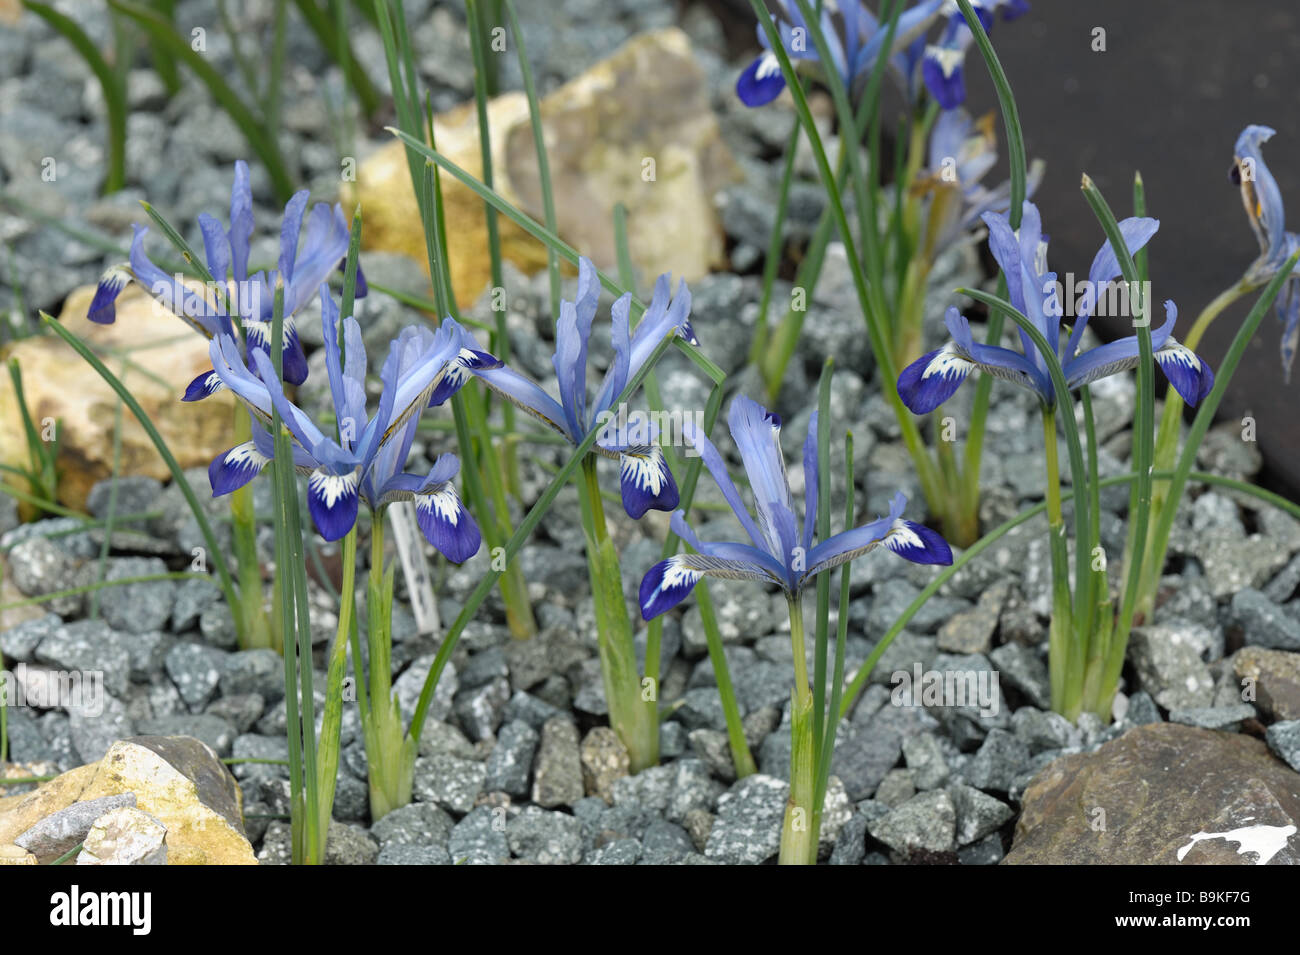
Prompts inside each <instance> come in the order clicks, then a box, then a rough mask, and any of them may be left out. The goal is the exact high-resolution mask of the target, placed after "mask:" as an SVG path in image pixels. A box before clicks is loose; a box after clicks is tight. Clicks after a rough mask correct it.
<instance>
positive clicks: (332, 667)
mask: <svg viewBox="0 0 1300 955" xmlns="http://www.w3.org/2000/svg"><path fill="white" fill-rule="evenodd" d="M356 575H357V528H356V525H353V527H352V529H351V530H350V531H348V532H347V534H346V535H345V536H344V538H343V589H342V590H341V591H340V593H339V625H338V630H337V632H336V633H335V635H334V643H333V645H332V646H331V647H330V655H329V666H328V669H327V670H326V675H327V679H326V682H325V712H324V713H323V714H322V716H321V730H320V742H319V750H318V753H317V757H316V770H317V773H318V776H317V782H316V786H317V789H318V790H319V792H320V823H319V825H320V831H321V832H323V833H328V832H329V827H330V817H331V816H332V815H333V812H334V790H335V787H336V785H337V783H338V774H339V739H340V736H341V730H342V725H343V678H344V676H345V675H346V673H347V665H348V636H349V634H350V633H351V630H352V624H353V615H354V614H355V612H356Z"/></svg>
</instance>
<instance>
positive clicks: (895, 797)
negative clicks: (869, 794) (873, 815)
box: [875, 769, 916, 809]
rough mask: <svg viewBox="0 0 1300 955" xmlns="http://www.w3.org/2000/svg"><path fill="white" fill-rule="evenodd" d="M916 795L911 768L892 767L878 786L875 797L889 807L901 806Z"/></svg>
mask: <svg viewBox="0 0 1300 955" xmlns="http://www.w3.org/2000/svg"><path fill="white" fill-rule="evenodd" d="M915 795H916V785H915V784H914V783H913V781H912V771H911V770H910V769H891V770H890V771H889V772H887V773H886V774H885V778H884V779H882V780H881V781H880V785H879V786H877V787H876V795H875V799H876V801H877V802H880V803H884V804H885V805H886V806H888V807H889V808H891V809H892V808H894V807H895V806H901V805H902V804H903V803H905V802H907V801H908V800H909V799H911V798H912V797H913V796H915Z"/></svg>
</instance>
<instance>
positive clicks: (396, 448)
mask: <svg viewBox="0 0 1300 955" xmlns="http://www.w3.org/2000/svg"><path fill="white" fill-rule="evenodd" d="M320 300H321V325H322V329H323V334H324V338H325V364H326V368H327V370H328V374H329V382H330V395H331V398H332V399H333V404H334V413H335V415H336V419H337V421H338V432H339V437H338V438H337V439H335V438H334V437H332V436H330V435H326V434H325V433H324V432H322V431H321V429H320V428H318V427H317V426H316V424H315V423H314V422H312V420H311V418H310V417H309V416H308V415H307V414H306V412H304V411H303V410H302V409H301V408H299V407H297V406H296V405H294V404H293V403H292V402H290V401H289V399H288V398H287V397H285V394H284V388H283V386H282V384H281V383H280V381H279V380H278V379H277V378H276V376H275V370H274V368H273V367H272V364H271V359H270V357H269V356H268V355H267V353H266V352H265V351H263V350H262V349H260V348H259V349H254V350H253V351H252V352H251V353H250V354H251V357H252V361H251V363H250V364H251V365H252V368H251V369H250V368H249V367H248V365H246V364H245V362H244V359H243V358H242V357H241V354H240V349H239V346H238V345H237V344H236V343H235V340H234V338H233V337H232V336H231V335H230V334H228V333H226V332H219V333H218V334H217V335H216V336H215V337H214V338H213V339H212V342H211V344H210V346H209V349H210V353H211V356H212V367H213V369H214V371H213V374H215V375H217V376H218V377H219V378H220V379H221V382H222V383H223V384H224V385H225V387H227V388H229V389H230V390H231V391H232V392H234V393H235V395H236V396H237V397H238V398H239V399H240V400H241V401H242V402H243V403H244V405H245V406H246V407H247V408H248V411H249V414H250V416H251V418H252V422H253V438H252V440H251V441H247V442H245V443H243V444H240V445H237V446H235V447H233V448H231V449H230V450H228V451H225V452H223V453H222V454H220V455H218V456H217V458H216V459H215V460H214V461H213V462H212V464H211V466H210V467H209V468H208V477H209V480H210V481H211V483H212V493H213V495H214V496H220V495H222V494H228V493H229V492H231V491H233V490H235V489H236V488H239V487H243V486H244V485H245V484H247V483H248V482H249V481H251V480H252V479H253V478H254V477H256V476H257V475H258V474H259V473H260V472H261V471H262V469H263V468H264V467H265V466H266V465H267V463H268V462H269V461H270V460H271V458H272V457H273V455H274V441H273V439H272V435H271V433H270V431H269V430H268V429H269V426H270V424H271V422H272V412H273V410H274V411H279V413H280V417H281V419H282V420H283V422H284V425H285V427H286V428H288V430H289V433H290V435H292V438H293V454H294V465H295V467H296V469H297V470H298V472H299V473H301V474H304V475H306V476H307V507H308V510H309V511H310V513H311V516H312V521H313V522H314V523H315V525H316V529H317V530H318V531H320V534H321V536H322V537H324V538H325V539H326V540H331V541H332V540H338V539H339V538H341V537H343V536H344V535H345V534H346V533H347V532H348V531H349V530H351V529H352V526H353V525H354V524H355V523H356V519H357V511H358V504H359V501H360V500H361V499H362V498H364V499H365V501H366V503H367V505H369V507H370V508H371V510H372V511H378V510H379V509H380V508H382V507H384V506H385V505H386V504H389V503H391V502H392V501H399V500H405V501H413V502H414V503H415V513H416V519H417V522H418V523H419V525H420V529H421V530H422V531H423V532H424V536H425V537H426V538H428V540H429V543H431V544H433V546H434V547H436V548H437V549H438V550H439V551H440V552H441V553H442V554H443V555H444V556H445V557H447V559H448V560H451V561H453V562H455V563H460V562H461V561H464V560H467V559H469V558H470V557H472V556H473V555H474V554H475V553H477V552H478V548H479V544H480V534H479V529H478V525H477V524H476V523H475V521H474V518H473V517H472V516H471V515H470V514H469V512H468V511H467V510H465V508H464V506H463V505H462V504H461V501H460V497H459V496H458V495H457V493H456V488H455V485H454V484H453V483H452V479H453V478H455V476H456V473H457V471H458V470H459V469H460V461H459V460H458V459H457V458H456V456H455V455H454V454H443V455H440V456H439V457H438V459H437V460H436V461H435V462H434V464H433V468H432V469H431V470H430V471H429V473H428V474H426V475H418V474H407V473H405V472H404V471H403V470H402V468H403V467H404V466H405V464H406V458H407V456H408V454H409V453H410V450H411V442H412V440H413V439H414V437H415V431H416V427H417V425H418V424H419V417H420V414H421V412H422V411H423V410H424V408H425V407H429V406H433V405H436V404H441V403H442V401H445V400H446V399H447V398H449V397H450V396H451V395H452V394H453V393H454V392H455V391H456V390H457V389H458V388H459V383H458V382H456V381H453V380H452V379H451V378H450V377H449V374H448V373H449V371H450V370H451V368H452V367H453V366H455V367H461V368H479V367H489V366H495V365H497V364H499V362H497V360H496V359H495V358H493V357H492V356H491V355H489V354H487V353H486V352H484V351H482V350H481V349H480V348H479V347H478V345H477V343H476V342H475V341H474V337H473V336H472V335H471V334H470V333H469V332H468V331H466V330H465V329H464V328H462V327H461V326H460V325H458V324H457V323H456V322H455V321H454V320H453V319H451V318H444V319H443V320H442V324H441V325H440V326H439V327H438V329H437V331H430V330H429V329H427V328H422V327H416V326H412V327H409V328H406V329H403V331H402V333H401V334H400V335H399V336H398V337H397V338H396V339H395V340H394V341H393V342H392V344H391V346H390V349H389V353H388V359H387V360H386V361H385V362H384V367H383V369H382V370H381V372H380V379H381V380H382V382H383V390H382V392H381V395H380V399H379V409H378V411H377V412H376V413H375V415H374V416H373V417H367V414H366V391H365V375H366V351H365V346H364V345H363V343H362V341H361V330H360V327H359V326H358V325H357V323H356V320H355V319H352V318H348V319H347V321H345V322H344V325H343V335H344V348H345V349H346V356H343V355H341V354H340V348H339V344H338V337H337V336H338V331H337V329H338V317H339V309H338V306H337V305H336V304H335V303H334V301H333V299H332V298H331V297H330V294H329V288H328V286H324V285H322V286H321V287H320ZM463 380H464V378H463V376H462V377H461V378H460V379H459V381H460V382H463Z"/></svg>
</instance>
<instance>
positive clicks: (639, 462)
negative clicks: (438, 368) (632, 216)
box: [447, 258, 699, 519]
mask: <svg viewBox="0 0 1300 955" xmlns="http://www.w3.org/2000/svg"><path fill="white" fill-rule="evenodd" d="M599 299H600V280H599V277H598V276H597V274H596V266H595V265H593V264H592V262H591V260H590V259H586V258H583V259H579V260H578V294H577V297H576V301H573V302H569V301H565V302H562V303H561V304H560V317H559V320H558V321H557V322H556V323H555V354H554V356H553V357H552V358H551V364H552V365H553V366H554V367H555V374H556V376H557V377H558V378H559V382H560V400H559V401H556V400H555V399H554V398H552V397H551V396H550V395H548V394H547V393H546V392H545V391H543V390H542V389H541V387H539V386H538V385H537V384H535V383H534V382H532V381H530V380H529V379H527V378H525V377H524V376H523V375H521V374H519V372H517V371H515V370H514V369H513V368H510V367H509V366H504V367H489V366H484V365H478V366H473V367H471V366H469V365H466V364H465V363H464V362H458V363H456V365H455V366H454V367H453V368H452V370H451V373H450V375H449V377H448V379H447V381H448V383H449V385H450V383H452V382H455V383H456V384H457V385H459V383H460V382H462V381H463V380H464V377H465V375H466V374H469V373H472V374H474V375H476V376H477V377H478V378H480V379H482V380H483V382H484V383H485V384H487V385H488V386H489V387H490V388H492V389H493V390H494V391H496V392H498V393H500V394H501V395H503V396H504V397H505V398H507V399H508V400H510V401H511V402H513V403H514V404H516V405H517V406H518V407H520V408H521V409H523V410H524V411H526V412H528V413H529V414H530V415H532V416H533V417H535V418H537V419H538V420H540V421H542V422H544V423H545V424H546V425H548V426H549V427H551V428H553V429H554V430H555V431H556V432H558V433H559V434H561V435H562V436H563V437H564V438H565V439H567V440H568V442H569V443H570V444H572V445H573V446H574V447H577V446H578V445H580V444H581V443H582V442H583V441H585V440H586V439H587V436H588V435H589V434H590V433H591V432H592V431H593V430H599V431H600V436H599V437H598V438H597V439H596V444H595V445H594V450H595V451H596V452H597V453H599V454H601V455H603V456H605V457H609V458H614V459H616V460H618V461H619V462H620V484H621V488H622V495H623V508H624V510H626V511H627V513H628V516H630V517H632V518H636V519H639V518H640V517H641V516H642V515H643V514H645V512H646V511H647V510H650V509H652V508H653V509H654V510H658V511H671V510H672V509H673V508H675V507H676V506H677V501H678V492H677V484H676V482H675V481H674V480H673V474H672V471H670V470H669V469H668V463H667V462H666V461H665V460H664V455H663V452H662V451H661V450H660V449H659V446H658V445H657V444H656V443H655V440H656V438H657V430H656V428H655V426H654V423H653V422H652V421H646V422H645V423H643V424H635V423H633V422H632V421H631V419H630V418H629V416H627V415H625V414H622V415H620V414H619V413H618V412H619V410H620V409H615V408H614V401H615V400H616V399H617V398H618V397H619V395H620V394H621V393H622V392H623V389H624V388H625V387H626V386H627V383H628V382H629V381H630V380H631V379H632V378H633V377H634V376H635V375H636V374H637V372H638V371H640V369H641V366H642V365H644V364H645V363H646V360H647V359H649V357H650V355H651V353H652V352H653V351H654V350H655V348H656V347H657V346H658V345H659V343H660V342H661V341H663V340H664V338H665V336H667V335H669V334H676V335H680V336H681V337H682V338H684V339H685V340H686V341H687V342H689V343H690V344H692V345H697V344H699V342H698V341H697V340H696V338H695V332H694V330H693V329H692V328H691V321H690V314H691V293H690V289H688V288H687V287H686V283H685V281H683V282H681V283H680V284H679V285H678V287H677V294H676V295H673V296H672V297H671V300H670V298H669V283H668V276H667V275H661V276H659V280H658V281H657V282H656V283H655V290H654V297H653V298H652V299H651V301H650V304H649V306H648V307H647V308H646V310H645V314H644V315H642V316H641V321H640V323H639V324H638V325H637V327H636V331H635V332H632V331H630V330H629V324H628V318H629V312H630V310H631V307H632V296H631V294H630V293H629V294H625V295H623V296H621V297H620V298H619V299H618V301H616V302H615V303H614V306H613V309H612V310H611V318H612V329H611V334H612V337H613V345H614V362H613V364H612V365H611V366H610V368H609V371H607V372H606V374H605V379H604V382H603V383H602V384H601V387H600V391H599V392H597V393H596V398H595V401H593V402H591V403H588V400H587V398H588V395H587V344H588V342H589V341H590V339H591V323H592V320H593V319H594V318H595V315H596V305H597V303H598V301H599Z"/></svg>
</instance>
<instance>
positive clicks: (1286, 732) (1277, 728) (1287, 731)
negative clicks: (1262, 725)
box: [1264, 720, 1300, 772]
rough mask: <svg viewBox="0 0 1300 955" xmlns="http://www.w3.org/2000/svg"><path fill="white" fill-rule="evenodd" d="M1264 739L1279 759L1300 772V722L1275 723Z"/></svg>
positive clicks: (1285, 721)
mask: <svg viewBox="0 0 1300 955" xmlns="http://www.w3.org/2000/svg"><path fill="white" fill-rule="evenodd" d="M1264 739H1265V740H1266V741H1267V742H1268V748H1269V749H1271V750H1272V751H1273V754H1274V755H1275V756H1277V758H1278V759H1280V760H1282V762H1284V763H1286V764H1287V765H1288V766H1290V767H1291V768H1292V769H1294V770H1295V771H1296V772H1300V720H1284V721H1282V722H1280V723H1274V724H1273V725H1272V726H1270V727H1269V728H1268V729H1267V730H1266V731H1265V732H1264Z"/></svg>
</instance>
